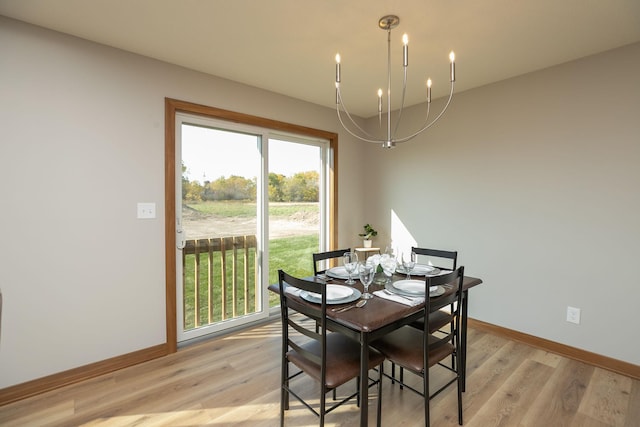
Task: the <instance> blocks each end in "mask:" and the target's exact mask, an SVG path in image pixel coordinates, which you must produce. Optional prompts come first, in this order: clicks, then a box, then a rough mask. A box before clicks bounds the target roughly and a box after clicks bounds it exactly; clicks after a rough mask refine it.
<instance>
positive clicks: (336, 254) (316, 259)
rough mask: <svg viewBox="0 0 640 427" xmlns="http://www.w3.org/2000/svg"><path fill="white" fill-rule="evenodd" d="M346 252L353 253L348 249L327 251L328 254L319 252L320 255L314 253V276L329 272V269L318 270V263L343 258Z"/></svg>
mask: <svg viewBox="0 0 640 427" xmlns="http://www.w3.org/2000/svg"><path fill="white" fill-rule="evenodd" d="M345 252H351V248H346V249H336V250H333V251H327V252H318V253H314V254H313V255H312V256H313V275H314V276H317V275H318V274H323V273H324V272H326V271H327V268H322V267H321V268H320V269H319V268H318V263H319V262H320V261H324V260H327V259H333V258H342V255H344V253H345Z"/></svg>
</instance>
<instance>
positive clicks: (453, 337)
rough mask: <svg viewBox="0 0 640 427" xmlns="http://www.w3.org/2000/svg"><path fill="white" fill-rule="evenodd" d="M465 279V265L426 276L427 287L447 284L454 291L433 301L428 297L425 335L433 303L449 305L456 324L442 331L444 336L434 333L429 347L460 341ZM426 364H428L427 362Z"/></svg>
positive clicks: (442, 305)
mask: <svg viewBox="0 0 640 427" xmlns="http://www.w3.org/2000/svg"><path fill="white" fill-rule="evenodd" d="M463 279H464V266H462V267H459V268H457V269H455V270H453V271H452V272H451V273H448V274H441V275H439V276H428V277H427V278H426V282H427V284H426V286H427V289H430V288H431V287H432V286H443V285H446V286H450V287H451V288H452V289H453V290H454V292H452V293H451V294H449V295H446V296H443V297H440V298H437V299H434V301H432V298H427V301H426V310H425V318H424V334H425V336H428V335H429V331H430V328H429V318H430V316H429V313H430V312H431V311H432V310H431V306H432V304H436V303H437V304H438V306H439V307H444V306H446V305H449V306H450V307H451V310H452V312H451V314H452V317H453V326H454V327H453V328H451V330H449V331H448V332H442V333H441V335H444V336H441V337H438V338H435V337H434V336H433V335H432V336H431V338H429V344H428V345H429V348H433V347H436V346H438V345H440V344H443V343H446V342H451V343H452V344H454V343H455V344H457V343H458V342H460V336H459V333H460V314H461V313H460V312H461V309H462V294H463V289H462V282H463ZM454 303H455V304H454ZM425 353H426V352H425ZM425 363H426V361H425ZM425 366H428V365H426V364H425Z"/></svg>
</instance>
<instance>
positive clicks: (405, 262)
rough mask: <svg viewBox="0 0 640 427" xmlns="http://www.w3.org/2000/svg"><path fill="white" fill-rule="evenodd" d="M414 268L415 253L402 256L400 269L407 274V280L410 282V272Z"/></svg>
mask: <svg viewBox="0 0 640 427" xmlns="http://www.w3.org/2000/svg"><path fill="white" fill-rule="evenodd" d="M415 266H416V253H415V252H413V251H411V252H409V253H406V252H405V253H404V254H402V267H404V271H406V272H407V280H411V270H413V268H414V267H415Z"/></svg>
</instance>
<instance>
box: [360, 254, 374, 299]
mask: <svg viewBox="0 0 640 427" xmlns="http://www.w3.org/2000/svg"><path fill="white" fill-rule="evenodd" d="M375 274H376V269H375V267H374V266H373V265H371V264H367V263H363V262H361V263H359V264H358V276H359V278H360V283H362V286H364V293H363V294H362V299H371V298H373V295H371V294H370V293H369V285H370V284H371V282H373V276H374V275H375Z"/></svg>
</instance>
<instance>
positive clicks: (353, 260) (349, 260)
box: [342, 252, 358, 285]
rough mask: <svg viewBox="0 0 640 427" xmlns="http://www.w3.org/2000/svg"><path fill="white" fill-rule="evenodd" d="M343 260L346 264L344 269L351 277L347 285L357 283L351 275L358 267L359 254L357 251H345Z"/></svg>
mask: <svg viewBox="0 0 640 427" xmlns="http://www.w3.org/2000/svg"><path fill="white" fill-rule="evenodd" d="M342 262H343V264H344V269H345V270H346V271H347V274H348V275H349V279H348V280H347V281H346V282H345V283H346V284H347V285H353V284H355V283H356V281H355V280H353V279H352V278H351V275H352V274H353V273H354V272H355V271H356V269H357V268H358V254H357V253H355V252H345V253H344V255H342Z"/></svg>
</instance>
